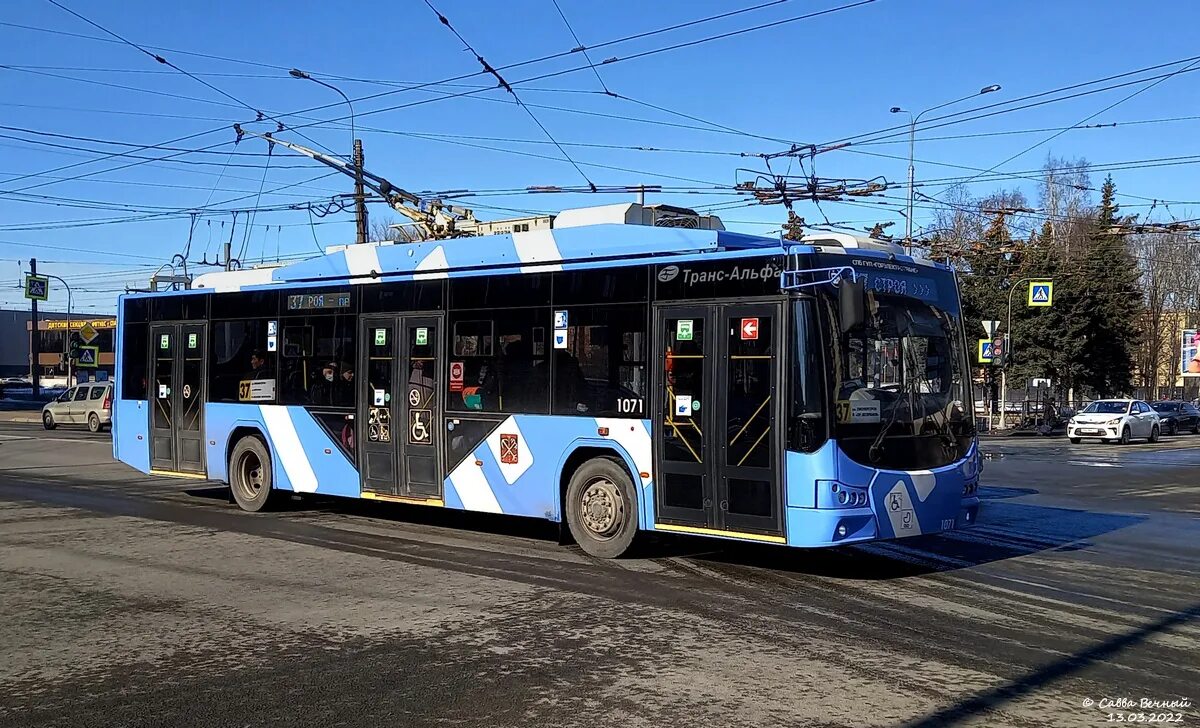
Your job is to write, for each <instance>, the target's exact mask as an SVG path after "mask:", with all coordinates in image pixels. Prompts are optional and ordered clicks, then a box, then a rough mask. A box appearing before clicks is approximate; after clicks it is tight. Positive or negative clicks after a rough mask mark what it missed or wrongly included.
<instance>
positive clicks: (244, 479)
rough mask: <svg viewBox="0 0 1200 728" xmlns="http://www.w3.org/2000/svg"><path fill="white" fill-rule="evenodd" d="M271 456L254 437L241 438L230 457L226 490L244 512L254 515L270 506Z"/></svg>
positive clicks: (261, 442)
mask: <svg viewBox="0 0 1200 728" xmlns="http://www.w3.org/2000/svg"><path fill="white" fill-rule="evenodd" d="M273 484H274V476H273V474H272V472H271V453H270V452H269V451H268V450H267V445H266V443H264V442H263V441H262V440H261V439H259V438H257V437H253V436H250V437H243V438H242V439H240V440H238V442H237V444H236V445H234V446H233V454H231V455H230V456H229V489H230V490H231V491H233V499H234V500H235V501H237V504H238V506H239V507H240V508H241V509H242V510H243V511H250V512H251V513H257V512H258V511H262V510H266V509H267V508H268V507H269V506H270V505H271V503H272V502H273V500H274V499H273V498H272V495H273V493H274V491H273V490H272V488H271V486H272V485H273Z"/></svg>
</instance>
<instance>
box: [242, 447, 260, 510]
mask: <svg viewBox="0 0 1200 728" xmlns="http://www.w3.org/2000/svg"><path fill="white" fill-rule="evenodd" d="M239 470H240V471H241V477H240V478H239V479H238V481H239V482H240V483H241V486H242V493H244V494H245V495H246V497H248V498H251V499H253V498H256V497H257V496H258V494H259V492H261V491H262V488H263V481H264V473H263V466H262V463H261V462H259V459H258V456H257V455H255V454H254V453H252V452H248V453H246V454H245V455H243V456H242V462H241V468H239Z"/></svg>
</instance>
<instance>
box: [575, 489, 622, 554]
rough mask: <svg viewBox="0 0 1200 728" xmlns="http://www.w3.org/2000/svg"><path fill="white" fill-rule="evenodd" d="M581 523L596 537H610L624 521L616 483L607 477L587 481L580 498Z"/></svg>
mask: <svg viewBox="0 0 1200 728" xmlns="http://www.w3.org/2000/svg"><path fill="white" fill-rule="evenodd" d="M579 505H580V508H579V510H580V513H581V514H582V516H583V525H584V527H585V528H587V530H588V531H589V532H590V533H591V534H592V535H593V536H595V537H596V538H598V539H601V540H606V539H610V538H612V537H613V536H614V535H615V534H616V533H617V531H618V530H620V528H621V524H622V523H624V521H625V504H624V501H623V500H622V499H621V493H620V491H619V490H618V489H617V486H616V484H614V483H613V482H612V481H610V480H608V479H607V478H598V479H596V480H593V481H592V482H591V483H588V486H587V487H586V488H584V490H583V498H581V499H580V504H579Z"/></svg>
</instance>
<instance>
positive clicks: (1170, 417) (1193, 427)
mask: <svg viewBox="0 0 1200 728" xmlns="http://www.w3.org/2000/svg"><path fill="white" fill-rule="evenodd" d="M1150 406H1151V407H1153V408H1154V411H1155V412H1157V413H1158V419H1159V422H1161V423H1162V430H1163V433H1165V434H1167V435H1174V434H1176V433H1178V432H1180V431H1181V430H1188V431H1190V432H1191V433H1192V434H1193V435H1200V408H1197V407H1196V405H1194V404H1191V403H1190V402H1155V403H1154V404H1152V405H1150Z"/></svg>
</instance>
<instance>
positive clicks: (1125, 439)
mask: <svg viewBox="0 0 1200 728" xmlns="http://www.w3.org/2000/svg"><path fill="white" fill-rule="evenodd" d="M1129 438H1130V433H1129V428H1128V427H1125V428H1124V429H1122V430H1121V439H1120V440H1117V443H1118V444H1121V445H1128V444H1129Z"/></svg>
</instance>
